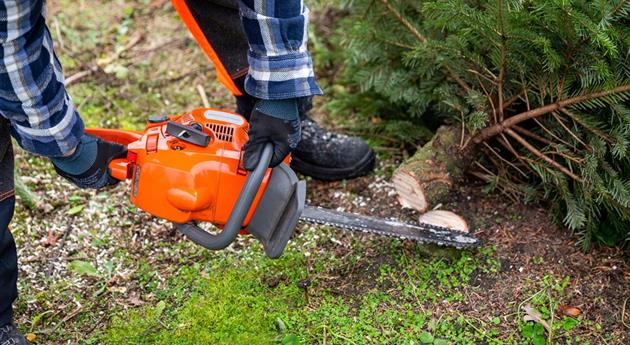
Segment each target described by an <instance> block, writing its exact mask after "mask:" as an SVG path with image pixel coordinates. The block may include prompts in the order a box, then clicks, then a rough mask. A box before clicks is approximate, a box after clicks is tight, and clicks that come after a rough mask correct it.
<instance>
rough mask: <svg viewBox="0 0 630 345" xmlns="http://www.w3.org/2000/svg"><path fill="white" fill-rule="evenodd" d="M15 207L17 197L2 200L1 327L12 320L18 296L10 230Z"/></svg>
mask: <svg viewBox="0 0 630 345" xmlns="http://www.w3.org/2000/svg"><path fill="white" fill-rule="evenodd" d="M14 207H15V197H10V198H8V199H5V200H3V201H0V327H2V326H4V325H6V324H8V323H10V322H11V321H12V319H13V310H12V308H11V305H12V304H13V301H15V299H16V298H17V275H18V266H17V253H16V249H15V241H13V235H11V233H10V232H9V223H10V222H11V218H12V217H13V209H14Z"/></svg>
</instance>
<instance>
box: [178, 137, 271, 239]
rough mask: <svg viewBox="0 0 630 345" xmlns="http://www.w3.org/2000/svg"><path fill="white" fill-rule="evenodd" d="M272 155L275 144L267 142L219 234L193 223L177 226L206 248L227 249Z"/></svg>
mask: <svg viewBox="0 0 630 345" xmlns="http://www.w3.org/2000/svg"><path fill="white" fill-rule="evenodd" d="M272 155H273V145H272V144H267V145H266V146H265V148H264V149H263V152H262V154H261V156H260V161H259V162H258V166H256V169H254V171H251V172H250V173H249V174H248V175H247V178H246V179H245V184H244V185H243V189H241V192H240V194H239V196H238V199H237V200H236V204H235V205H234V208H233V209H232V212H231V213H230V218H228V221H227V223H226V224H225V226H224V227H223V230H222V231H221V232H220V233H219V234H217V235H213V234H211V233H209V232H207V231H205V230H203V229H202V228H200V227H199V226H197V225H195V224H193V223H186V224H179V223H175V224H174V225H175V227H176V228H177V229H178V230H179V231H180V232H182V233H183V234H184V235H186V236H187V237H188V238H189V239H190V240H191V241H193V242H195V243H197V244H198V245H200V246H202V247H204V248H207V249H210V250H219V249H225V248H226V247H227V246H229V245H230V244H231V243H232V242H234V239H236V236H237V235H238V233H239V232H240V231H241V228H242V227H243V221H244V220H245V217H247V214H248V213H249V209H250V208H251V206H252V203H253V202H254V198H255V197H256V194H258V190H259V189H260V186H261V184H262V181H263V179H264V177H265V172H266V171H267V168H268V167H269V163H270V162H271V157H272Z"/></svg>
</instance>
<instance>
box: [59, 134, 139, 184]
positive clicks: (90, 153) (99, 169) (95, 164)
mask: <svg viewBox="0 0 630 345" xmlns="http://www.w3.org/2000/svg"><path fill="white" fill-rule="evenodd" d="M126 156H127V147H125V146H123V145H120V144H116V143H112V142H109V141H105V140H102V139H100V138H97V137H95V136H92V135H89V134H85V135H84V136H83V137H82V138H81V142H80V143H79V145H78V146H77V148H76V149H75V151H74V153H73V154H71V155H70V156H68V157H61V158H52V159H51V160H52V162H53V166H54V167H55V170H56V171H57V173H58V174H59V175H61V176H63V177H64V178H66V179H68V180H69V181H70V182H72V183H74V184H75V185H76V186H77V187H80V188H93V189H99V188H103V187H106V186H111V185H114V184H116V183H118V182H119V181H118V180H116V179H115V178H113V177H111V175H110V171H109V167H108V166H109V163H110V162H111V161H112V160H113V159H116V158H123V157H126Z"/></svg>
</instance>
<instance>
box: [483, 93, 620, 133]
mask: <svg viewBox="0 0 630 345" xmlns="http://www.w3.org/2000/svg"><path fill="white" fill-rule="evenodd" d="M628 91H630V85H622V86H618V87H616V88H614V89H610V90H606V91H600V92H592V93H589V94H586V95H580V96H576V97H571V98H567V99H565V100H561V101H557V102H555V103H552V104H547V105H545V106H542V107H539V108H536V109H532V110H529V111H526V112H522V113H520V114H517V115H514V116H511V117H509V118H507V119H505V120H504V121H502V122H501V123H498V124H496V125H494V126H490V127H487V128H484V129H483V130H481V132H479V134H477V135H476V136H475V137H474V138H473V142H474V143H475V144H479V143H481V142H482V141H485V140H487V139H488V138H491V137H493V136H495V135H497V134H499V133H501V132H503V131H506V130H507V129H509V128H510V127H512V126H513V125H516V124H519V123H521V122H523V121H526V120H529V119H532V118H536V117H538V116H541V115H545V114H549V113H550V112H552V111H556V110H558V109H562V108H565V107H567V106H569V105H572V104H576V103H580V102H584V101H588V100H591V99H596V98H601V97H605V96H609V95H612V94H616V93H621V92H628Z"/></svg>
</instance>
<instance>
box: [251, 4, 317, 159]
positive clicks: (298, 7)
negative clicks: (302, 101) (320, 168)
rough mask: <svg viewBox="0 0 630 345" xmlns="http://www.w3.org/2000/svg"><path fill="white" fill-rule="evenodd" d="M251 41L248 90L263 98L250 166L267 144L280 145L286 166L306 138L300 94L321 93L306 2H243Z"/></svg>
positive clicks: (254, 117) (255, 114)
mask: <svg viewBox="0 0 630 345" xmlns="http://www.w3.org/2000/svg"><path fill="white" fill-rule="evenodd" d="M240 8H241V20H242V22H243V28H244V30H245V35H246V36H247V40H248V43H249V52H248V62H249V72H248V75H247V77H246V79H245V91H246V92H247V93H248V94H249V95H251V96H254V97H256V98H259V99H260V100H259V101H258V102H257V103H256V105H255V107H254V110H253V111H252V114H251V117H250V125H251V130H250V131H249V136H250V139H249V141H248V143H247V145H246V146H245V161H244V163H245V164H244V165H245V168H246V169H248V170H253V169H254V168H255V167H256V165H257V164H258V161H259V158H260V154H261V152H262V150H263V147H264V146H265V145H266V144H267V143H272V144H273V146H274V155H273V158H272V160H271V166H276V165H278V164H280V163H281V162H282V161H283V160H284V158H285V157H286V156H287V155H288V154H289V152H290V151H291V150H292V149H295V148H296V147H297V145H298V143H299V141H300V138H301V131H300V118H299V114H298V108H297V98H299V97H308V96H314V95H321V94H322V91H321V89H320V88H319V86H318V85H317V83H316V82H315V75H314V73H313V62H312V60H311V56H310V55H309V53H308V50H307V38H308V14H309V11H308V8H307V7H306V6H304V4H303V2H302V1H301V0H242V1H240Z"/></svg>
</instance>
